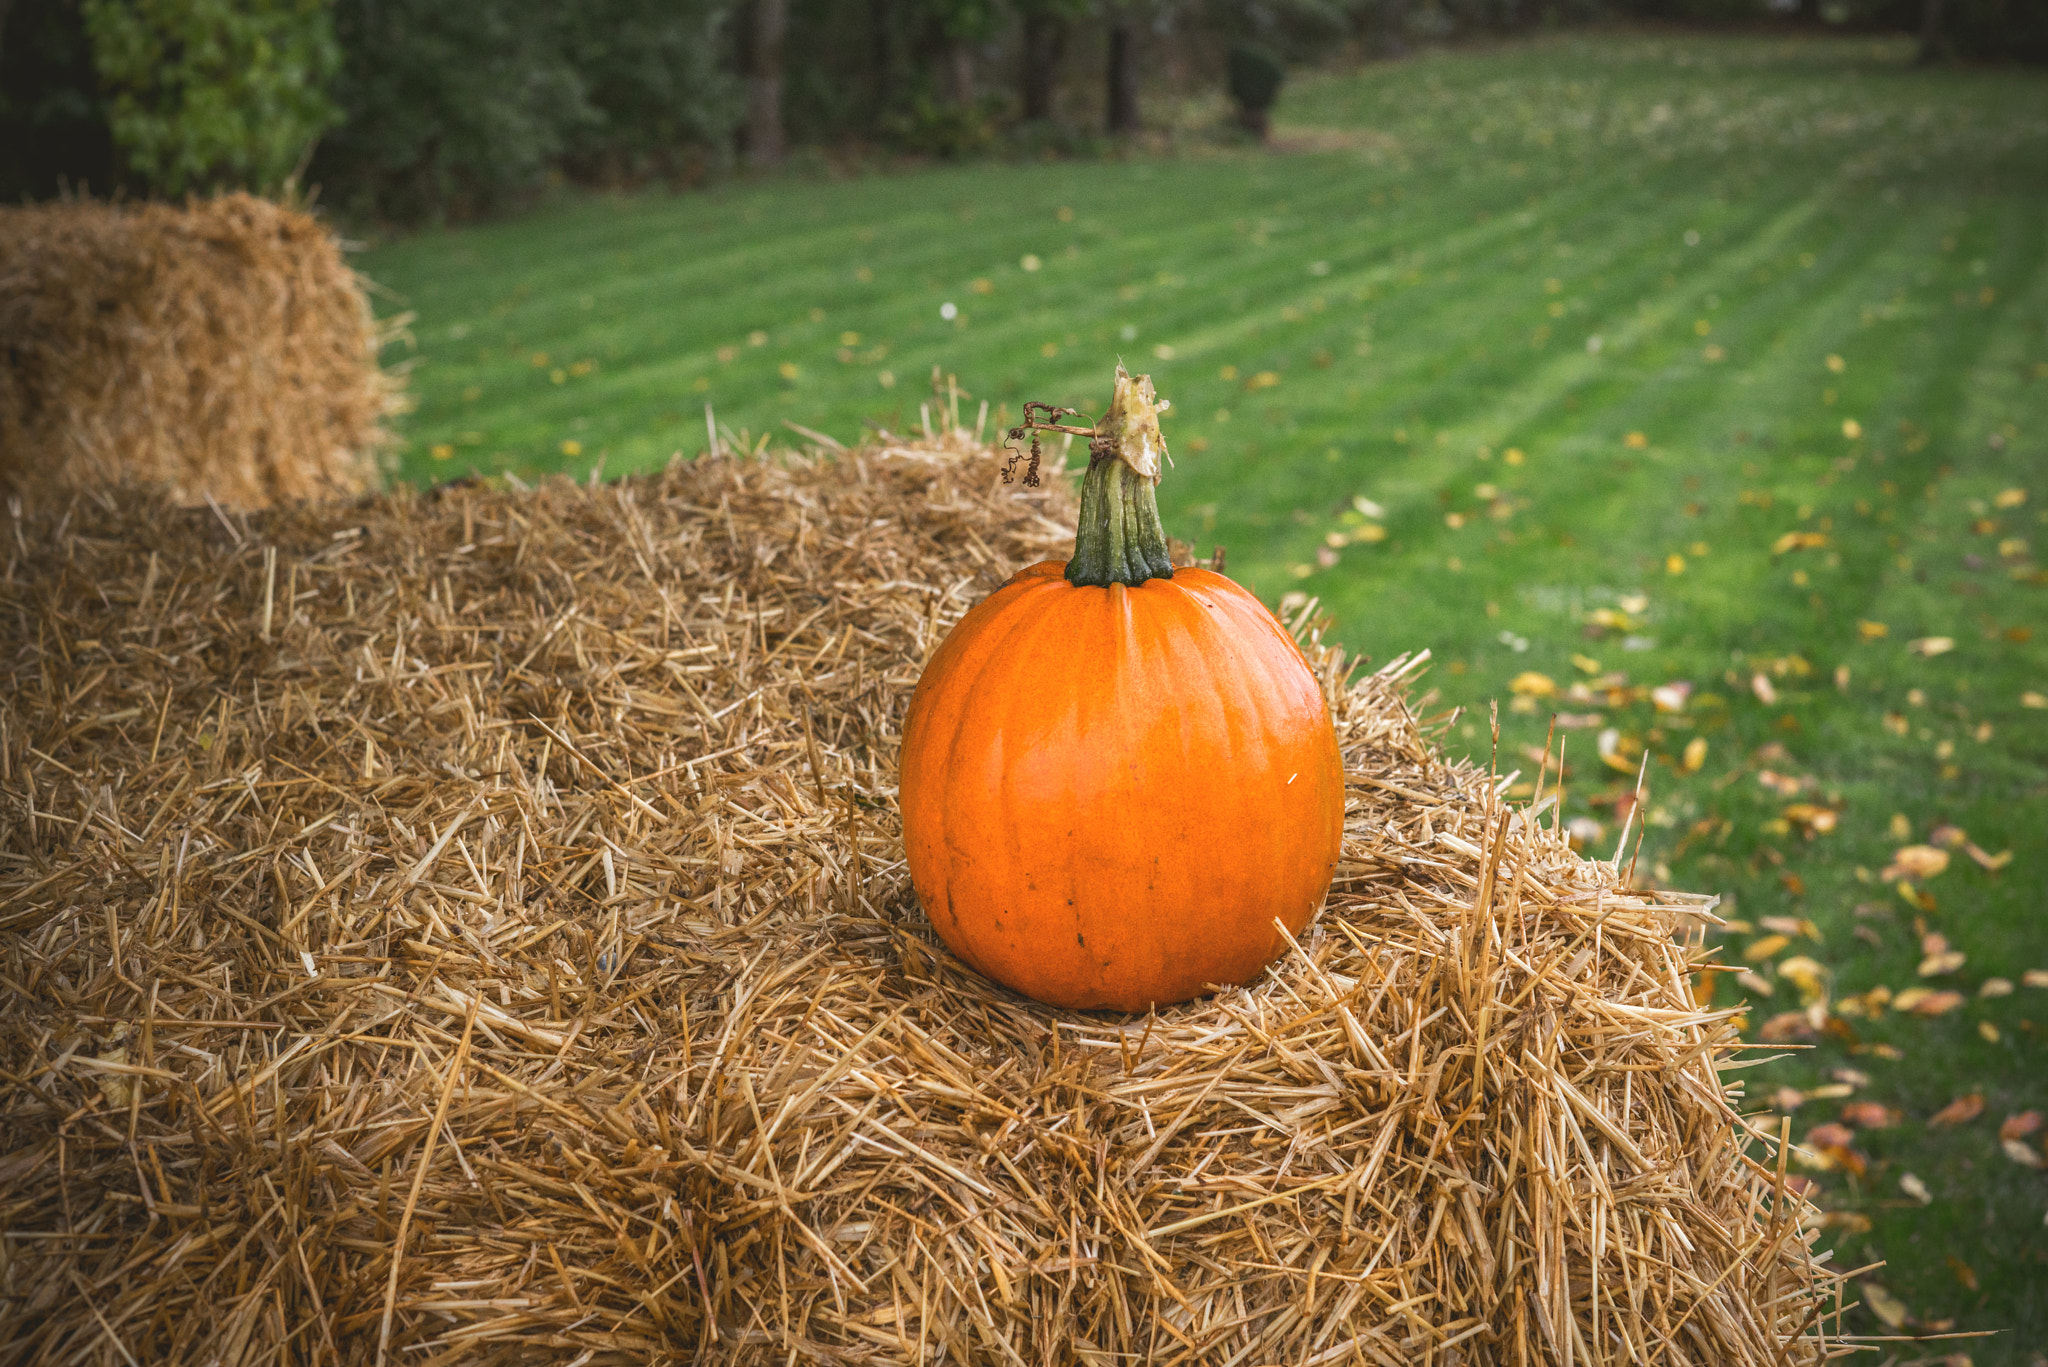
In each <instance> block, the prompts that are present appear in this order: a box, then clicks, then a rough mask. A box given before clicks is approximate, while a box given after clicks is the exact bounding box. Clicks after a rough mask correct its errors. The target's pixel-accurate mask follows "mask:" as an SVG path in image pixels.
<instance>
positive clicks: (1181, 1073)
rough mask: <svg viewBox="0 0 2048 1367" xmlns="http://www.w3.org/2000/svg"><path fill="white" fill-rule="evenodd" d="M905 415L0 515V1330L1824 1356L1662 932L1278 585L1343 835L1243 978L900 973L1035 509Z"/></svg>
mask: <svg viewBox="0 0 2048 1367" xmlns="http://www.w3.org/2000/svg"><path fill="white" fill-rule="evenodd" d="M940 407H941V416H940V417H939V418H938V419H937V420H936V421H937V428H938V430H937V432H936V434H935V436H934V437H933V439H931V440H929V441H925V440H922V439H921V440H919V441H917V442H915V443H910V442H902V441H897V440H895V439H893V438H883V439H881V440H879V441H877V442H875V443H872V444H870V445H868V446H865V447H862V448H859V449H855V450H850V451H847V452H845V453H843V454H837V453H829V452H826V451H824V450H822V449H817V448H814V449H813V450H812V451H811V452H809V453H788V454H785V455H782V456H779V457H778V458H776V459H774V460H772V461H767V462H756V461H750V460H746V459H730V458H705V459H701V460H697V461H694V462H678V463H676V464H674V465H672V466H671V467H670V468H669V469H668V470H667V471H665V472H664V473H661V474H659V475H653V476H646V477H636V478H632V479H627V480H622V481H619V482H616V483H612V484H606V485H601V486H596V487H590V486H577V485H572V484H570V483H568V482H567V481H555V482H550V483H546V484H543V485H541V486H539V487H537V488H535V489H533V490H531V491H527V492H521V491H517V490H511V491H506V490H496V489H490V488H484V487H474V486H471V487H448V488H444V489H440V490H434V491H428V492H424V493H415V492H411V491H407V490H403V489H401V490H395V491H393V492H391V493H389V494H386V495H380V496H376V497H373V498H369V499H366V500H363V501H360V502H357V503H353V504H327V505H321V506H302V507H294V508H290V509H285V510H278V511H274V512H271V513H267V514H262V515H258V516H251V517H249V518H247V520H246V522H244V521H242V520H241V519H239V518H227V519H223V518H217V517H216V516H215V515H214V513H213V512H212V511H210V510H207V509H203V508H202V509H199V510H197V511H191V510H179V509H176V508H172V507H170V506H167V505H166V504H165V503H163V502H162V501H160V500H159V499H156V498H154V497H152V496H149V495H145V494H140V493H130V492H106V493H95V494H92V495H89V496H78V497H75V498H73V499H71V500H70V501H69V502H67V503H65V504H63V505H62V506H53V507H49V508H47V509H44V510H42V511H34V510H31V511H27V512H17V513H15V514H14V515H13V516H12V518H11V520H10V522H9V524H8V525H7V526H6V527H5V528H4V539H5V543H6V550H5V552H4V556H5V570H4V574H0V661H4V664H0V668H4V670H5V674H4V678H0V804H4V806H0V834H4V842H0V953H4V964H0V993H4V994H5V1007H4V1010H0V1040H4V1048H0V1068H4V1069H5V1073H4V1076H0V1118H4V1138H0V1221H4V1228H5V1229H7V1230H8V1231H9V1233H8V1237H7V1240H6V1242H5V1249H6V1259H7V1261H6V1264H5V1267H4V1277H0V1287H4V1292H0V1294H4V1295H5V1296H6V1298H7V1299H6V1300H5V1302H4V1305H5V1309H4V1311H0V1342H4V1345H5V1346H4V1349H0V1353H4V1356H6V1357H7V1358H8V1359H9V1360H16V1361H39V1362H52V1363H59V1362H85V1361H111V1360H115V1359H124V1358H130V1357H132V1359H133V1360H136V1361H146V1362H159V1363H182V1362H201V1361H205V1362H222V1363H255V1362H258V1361H263V1362H275V1361H305V1362H316V1361H317V1362H327V1361H346V1362H369V1361H373V1360H375V1358H376V1357H377V1356H378V1355H379V1352H380V1348H381V1349H383V1350H384V1352H385V1355H386V1360H387V1361H391V1362H420V1363H427V1362H444V1361H446V1362H453V1361H462V1362H471V1361H491V1362H495V1361H507V1362H510V1361H515V1360H516V1361H522V1362H524V1361H556V1360H560V1361H565V1362H566V1361H574V1362H581V1363H608V1362H619V1363H623V1362H642V1361H650V1360H683V1359H688V1360H691V1361H703V1362H720V1363H724V1362H732V1363H763V1364H768V1363H775V1364H782V1363H789V1362H847V1363H851V1362H890V1363H928V1362H932V1363H935V1362H942V1361H943V1362H954V1363H1028V1364H1037V1363H1045V1362H1091V1363H1107V1362H1112V1361H1116V1362H1140V1361H1148V1362H1154V1363H1174V1362H1180V1363H1195V1362H1200V1363H1216V1364H1239V1365H1246V1367H1248V1365H1250V1364H1263V1363H1283V1362H1284V1363H1290V1364H1313V1363H1331V1364H1335V1363H1357V1362H1368V1363H1383V1364H1394V1363H1411V1362H1430V1363H1453V1362H1457V1363H1516V1364H1520V1363H1533V1362H1569V1363H1609V1362H1615V1363H1618V1362H1623V1361H1654V1362H1671V1363H1694V1364H1707V1363H1714V1364H1721V1363H1734V1364H1759V1365H1761V1364H1768V1363H1774V1362H1787V1363H1813V1362H1817V1361H1820V1360H1821V1359H1822V1358H1823V1357H1824V1356H1826V1355H1827V1354H1828V1353H1829V1352H1831V1351H1834V1350H1835V1349H1834V1342H1833V1340H1832V1336H1831V1335H1829V1337H1827V1338H1823V1334H1824V1333H1825V1332H1826V1331H1829V1330H1830V1329H1831V1328H1832V1327H1833V1326H1834V1325H1835V1319H1834V1318H1833V1317H1835V1316H1838V1314H1839V1312H1838V1311H1837V1310H1835V1309H1833V1308H1832V1307H1827V1306H1826V1305H1825V1301H1826V1300H1827V1298H1828V1297H1829V1296H1830V1295H1831V1294H1832V1292H1833V1290H1834V1287H1835V1281H1834V1279H1833V1278H1832V1277H1831V1276H1830V1275H1829V1274H1828V1273H1827V1272H1826V1271H1825V1270H1824V1268H1823V1267H1822V1264H1821V1261H1820V1259H1821V1258H1822V1257H1823V1256H1824V1255H1823V1254H1821V1253H1818V1252H1816V1251H1815V1250H1814V1249H1813V1248H1812V1246H1811V1245H1812V1241H1813V1239H1814V1237H1815V1235H1814V1233H1813V1229H1814V1221H1813V1220H1812V1218H1811V1216H1812V1211H1811V1208H1810V1207H1808V1206H1806V1205H1805V1204H1804V1202H1803V1201H1802V1200H1801V1198H1800V1197H1799V1196H1798V1195H1797V1194H1796V1193H1795V1192H1793V1191H1791V1190H1789V1189H1788V1188H1787V1187H1786V1186H1785V1185H1783V1184H1782V1183H1781V1182H1780V1181H1779V1180H1778V1177H1777V1172H1778V1166H1777V1165H1776V1164H1775V1163H1774V1161H1773V1160H1772V1158H1771V1156H1770V1149H1771V1144H1770V1143H1769V1141H1768V1140H1767V1139H1759V1138H1758V1137H1757V1136H1755V1135H1753V1134H1751V1133H1750V1132H1749V1130H1748V1129H1747V1128H1746V1127H1745V1126H1744V1124H1743V1122H1742V1119H1741V1117H1740V1116H1739V1115H1738V1113H1737V1109H1736V1103H1737V1100H1738V1097H1737V1095H1736V1094H1734V1093H1732V1092H1731V1091H1730V1089H1729V1088H1728V1087H1727V1086H1725V1085H1724V1083H1723V1081H1722V1079H1721V1075H1720V1073H1719V1071H1717V1065H1718V1064H1720V1063H1722V1062H1724V1061H1725V1059H1726V1055H1727V1052H1728V1051H1729V1050H1731V1049H1733V1048H1735V1047H1736V1039H1735V1036H1734V1033H1733V1031H1732V1029H1731V1028H1730V1026H1729V1024H1728V1022H1727V1019H1726V1017H1727V1015H1728V1013H1727V1012H1712V1011H1706V1010H1702V1009H1699V1008H1697V1007H1696V1006H1695V1005H1694V1002H1693V997H1692V993H1691V991H1690V986H1689V975H1690V973H1691V972H1692V971H1693V968H1694V964H1695V962H1696V960H1697V959H1698V957H1699V953H1700V951H1699V949H1698V946H1699V944H1700V942H1701V940H1702V938H1703V937H1702V935H1701V934H1700V928H1701V927H1702V926H1703V925H1705V924H1706V923H1708V922H1710V921H1711V920H1712V916H1711V910H1710V908H1711V901H1710V899H1705V898H1699V897H1691V896H1686V895H1683V894H1679V893H1669V892H1646V891H1636V890H1631V889H1629V888H1627V887H1626V886H1624V885H1623V884H1622V882H1621V880H1620V879H1619V877H1618V876H1617V874H1616V871H1615V869H1614V867H1613V866H1612V865H1610V864H1608V863H1606V862H1588V861H1585V860H1581V859H1580V858H1579V857H1578V856H1576V855H1575V854H1573V853H1572V851H1571V850H1570V848H1569V846H1568V844H1567V842H1566V840H1565V838H1564V836H1563V834H1562V833H1561V832H1559V831H1557V830H1555V829H1554V828H1552V827H1548V826H1544V825H1541V824H1539V823H1537V822H1536V821H1535V820H1533V819H1532V818H1531V816H1530V814H1529V812H1528V811H1527V810H1526V809H1524V808H1520V807H1514V806H1510V805H1508V804H1505V803H1504V802H1503V801H1502V800H1501V798H1500V797H1499V796H1498V792H1499V789H1498V788H1497V787H1496V785H1495V784H1494V782H1493V781H1492V779H1491V777H1490V776H1489V775H1488V774H1487V773H1486V772H1484V771H1482V770H1479V769H1477V768H1475V767H1473V766H1472V765H1470V764H1467V763H1465V762H1463V761H1454V760H1451V759H1449V758H1447V757H1446V756H1445V755H1444V754H1443V753H1442V752H1441V751H1440V750H1438V749H1437V748H1436V747H1435V745H1434V743H1433V741H1432V740H1431V738H1430V736H1429V735H1428V734H1426V732H1425V730H1424V729H1423V728H1422V727H1421V726H1420V725H1419V724H1418V721H1417V715H1418V709H1419V708H1421V707H1424V706H1426V703H1425V702H1421V701H1411V699H1410V697H1409V696H1408V690H1409V689H1410V687H1411V686H1412V684H1413V681H1414V680H1415V679H1416V678H1418V677H1419V676H1420V674H1421V673H1422V671H1423V669H1424V667H1425V663H1426V659H1425V657H1424V656H1421V655H1417V656H1404V657H1401V658H1397V659H1395V660H1393V661H1390V662H1388V663H1386V664H1385V665H1383V666H1382V667H1380V668H1379V669H1378V670H1377V671H1375V672H1372V673H1369V674H1365V675H1363V676H1362V677H1361V676H1358V672H1357V670H1356V668H1355V665H1356V662H1355V661H1353V660H1351V659H1348V658H1347V657H1346V656H1345V654H1344V652H1343V651H1342V650H1340V649H1338V648H1336V647H1333V646H1331V645H1329V644H1328V643H1327V642H1325V641H1324V639H1323V637H1322V634H1321V633H1322V627H1321V626H1320V624H1319V623H1318V621H1317V620H1316V617H1315V605H1314V604H1313V603H1310V604H1307V605H1305V606H1304V607H1302V608H1301V609H1300V610H1299V611H1298V612H1295V613H1292V614H1291V615H1290V618H1289V625H1290V626H1291V627H1292V628H1293V629H1295V630H1296V631H1297V632H1298V633H1299V636H1300V639H1301V640H1302V641H1303V644H1304V649H1305V651H1306V653H1307V656H1308V658H1309V660H1310V662H1311V664H1312V666H1313V667H1314V669H1315V671H1316V673H1317V675H1318V677H1320V678H1321V679H1322V680H1323V682H1324V684H1325V686H1326V688H1327V690H1328V694H1329V697H1330V700H1331V705H1332V711H1333V715H1334V718H1335V723H1336V726H1337V730H1338V736H1339V739H1340V742H1341V745H1342V748H1343V753H1344V758H1345V764H1346V767H1347V771H1348V774H1349V779H1350V787H1349V792H1348V801H1347V811H1346V838H1345V843H1344V850H1343V856H1342V862H1341V864H1340V867H1339V870H1338V874H1337V881H1336V884H1335V887H1334V888H1333V890H1332V893H1331V896H1330V900H1329V903H1328V906H1327V907H1326V909H1325V910H1324V911H1323V913H1322V914H1321V917H1320V918H1319V920H1318V921H1316V922H1315V923H1314V924H1313V925H1312V926H1311V928H1310V930H1309V931H1308V932H1307V933H1306V934H1305V935H1303V936H1302V937H1301V938H1300V940H1299V942H1298V945H1297V946H1296V947H1295V948H1293V949H1290V951H1289V953H1288V954H1287V955H1286V956H1285V957H1284V958H1283V959H1282V960H1281V961H1280V962H1279V963H1278V964H1276V965H1275V967H1274V968H1273V970H1272V971H1271V972H1270V973H1269V974H1268V975H1266V976H1265V977H1264V978H1262V979H1261V980H1260V981H1258V982H1257V983H1256V984H1254V985H1253V986H1251V987H1249V988H1244V989H1232V990H1229V991H1227V992H1224V993H1221V994H1219V995H1217V996H1215V997H1213V998H1210V999H1207V1000H1203V1001H1198V1002H1194V1003H1190V1004H1188V1005H1185V1006H1180V1007H1175V1008H1173V1009H1171V1010H1166V1011H1161V1012H1159V1013H1157V1014H1156V1015H1150V1016H1146V1017H1140V1018H1123V1017H1117V1016H1110V1015H1102V1014H1091V1013H1076V1012H1065V1011H1057V1010H1052V1009H1048V1008H1045V1007H1042V1006H1039V1005H1037V1004H1035V1003H1033V1002H1030V1001H1027V1000H1024V999H1022V998H1020V997H1018V996H1016V995H1014V994H1012V993H1010V992H1008V991H1006V990H1004V989H1003V988H1001V987H999V986H996V985H994V984H992V983H990V982H988V981H987V980H985V979H983V978H981V977H979V976H978V975H977V974H975V973H974V972H972V971H971V970H969V969H968V968H966V967H965V966H964V965H963V964H961V963H960V962H959V961H958V960H956V959H954V958H953V957H951V955H949V954H948V953H947V952H946V950H945V949H944V948H943V946H942V945H941V944H940V943H939V942H938V940H937V939H936V937H935V936H934V935H933V934H932V932H931V929H930V927H929V926H928V925H927V924H926V922H925V920H924V918H923V916H922V914H921V913H920V912H919V910H918V909H917V904H916V899H915V896H914V894H913V893H912V891H911V889H910V887H909V884H908V881H907V878H906V875H905V871H904V867H903V854H902V847H901V840H900V833H899V827H898V823H897V816H896V805H895V772H894V761H895V754H896V747H897V743H898V737H899V728H900V725H901V720H902V716H903V711H904V707H905V704H906V702H907V700H908V698H909V694H910V691H911V688H912V686H913V685H914V683H915V682H916V679H917V676H918V672H919V670H920V668H921V666H922V663H923V661H924V660H925V659H926V658H928V656H929V654H930V652H931V650H932V648H933V647H934V646H935V645H936V643H937V642H938V640H939V639H940V638H941V637H942V636H943V635H944V633H945V631H946V630H947V629H948V627H949V626H950V625H951V624H952V623H953V622H955V621H957V620H958V619H959V617H960V616H961V614H962V613H963V612H965V610H966V609H967V608H968V606H969V605H971V604H972V603H973V602H975V601H976V600H977V599H978V598H980V597H981V596H982V595H984V594H985V593H987V592H988V591H989V590H990V589H991V588H993V587H994V586H995V585H996V584H997V583H999V582H1000V581H1001V580H1002V579H1003V578H1004V577H1006V576H1007V575H1008V574H1009V573H1011V572H1012V571H1013V570H1015V569H1016V568H1018V567H1019V566H1021V565H1024V564H1027V563H1029V562H1031V561H1033V560H1037V559H1042V558H1046V557H1049V556H1056V555H1059V554H1061V553H1062V549H1063V544H1064V542H1065V540H1066V538H1067V537H1068V536H1069V535H1070V530H1069V529H1070V527H1071V518H1072V515H1073V507H1072V503H1071V499H1070V496H1069V493H1068V491H1067V488H1066V483H1065V481H1064V480H1061V479H1050V480H1048V481H1047V487H1045V488H1043V489H1039V490H1027V489H1023V488H1021V486H1016V485H1010V486H1005V485H1004V484H1003V483H1002V482H1001V479H1000V475H999V471H1000V463H1001V459H1002V453H1001V452H999V451H994V450H990V449H987V448H983V447H979V446H976V445H975V444H974V443H973V441H972V440H971V438H970V434H969V433H968V432H966V431H962V430H960V429H957V428H954V427H952V426H951V421H952V420H951V416H950V405H941V406H940ZM1000 425H1001V423H1000V418H999V420H998V427H1000ZM738 445H739V446H740V447H742V448H744V446H745V443H744V442H741V443H739V444H738ZM266 595H268V597H266ZM266 601H267V602H268V603H269V604H270V607H269V611H268V612H267V614H266V611H265V603H266ZM266 621H267V624H268V637H269V639H268V640H267V641H266V640H265V624H266ZM989 837H990V838H991V839H999V838H1000V832H990V833H989ZM1780 1144H1782V1140H1781V1141H1780ZM1753 1149H1754V1150H1757V1151H1758V1152H1760V1153H1761V1154H1762V1157H1761V1159H1759V1157H1756V1156H1752V1152H1751V1150H1753ZM387 1305H388V1312H389V1322H388V1342H386V1341H385V1330H384V1325H385V1321H386V1313H387Z"/></svg>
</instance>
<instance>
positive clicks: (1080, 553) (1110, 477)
mask: <svg viewBox="0 0 2048 1367" xmlns="http://www.w3.org/2000/svg"><path fill="white" fill-rule="evenodd" d="M1165 407H1166V405H1165V404H1164V403H1161V402H1160V401H1159V400H1158V398H1157V396H1156V395H1155V394H1154V393H1153V390H1152V377H1151V376H1150V375H1140V376H1137V377H1136V378H1135V379H1133V378H1132V377H1131V375H1130V374H1128V373H1127V372H1126V371H1125V370H1124V368H1123V367H1122V366H1118V367H1117V368H1116V396H1115V397H1114V398H1113V399H1111V400H1110V404H1109V411H1108V412H1107V413H1105V414H1103V415H1102V421H1101V422H1099V423H1097V424H1095V430H1094V434H1093V436H1092V438H1091V439H1090V441H1089V443H1088V475H1087V478H1086V479H1085V480H1084V481H1083V482H1082V484H1081V517H1080V527H1079V528H1078V529H1077V530H1076V532H1075V534H1074V554H1073V557H1072V558H1071V559H1070V560H1068V561H1067V582H1068V583H1070V584H1074V585H1076V586H1081V585H1095V586H1098V587H1107V586H1108V585H1110V584H1123V585H1126V586H1128V587H1130V588H1136V587H1137V586H1138V585H1140V584H1142V583H1144V582H1145V581H1146V580H1147V579H1171V578H1173V559H1172V557H1171V556H1170V555H1169V554H1168V552H1167V546H1166V528H1165V527H1164V526H1163V525H1162V524H1161V523H1160V521H1159V500H1158V497H1157V493H1156V489H1157V486H1158V484H1159V458H1160V457H1161V456H1163V455H1165V454H1166V439H1165V437H1163V436H1162V435H1161V434H1160V431H1159V411H1160V410H1161V409H1163V408H1165Z"/></svg>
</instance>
